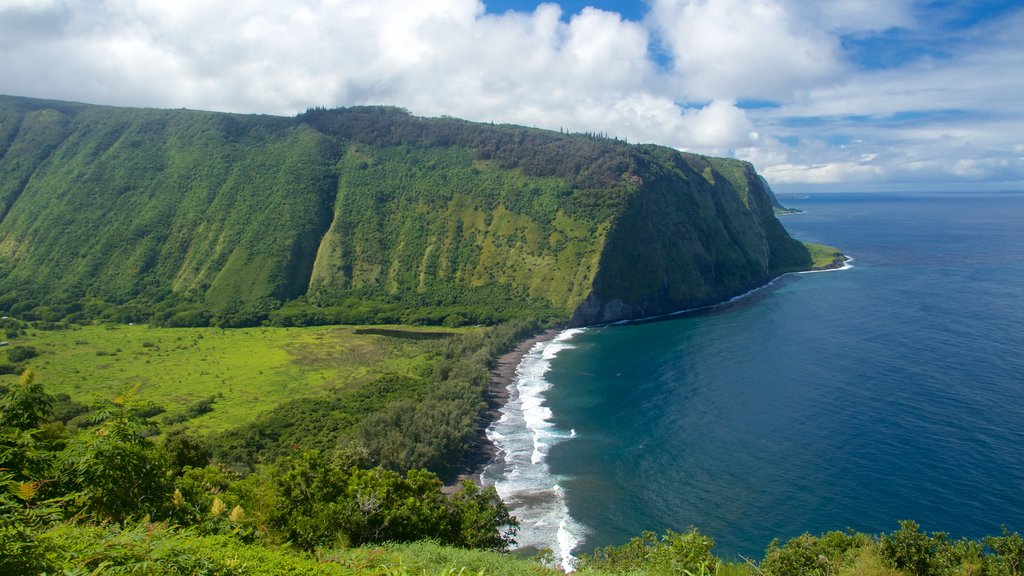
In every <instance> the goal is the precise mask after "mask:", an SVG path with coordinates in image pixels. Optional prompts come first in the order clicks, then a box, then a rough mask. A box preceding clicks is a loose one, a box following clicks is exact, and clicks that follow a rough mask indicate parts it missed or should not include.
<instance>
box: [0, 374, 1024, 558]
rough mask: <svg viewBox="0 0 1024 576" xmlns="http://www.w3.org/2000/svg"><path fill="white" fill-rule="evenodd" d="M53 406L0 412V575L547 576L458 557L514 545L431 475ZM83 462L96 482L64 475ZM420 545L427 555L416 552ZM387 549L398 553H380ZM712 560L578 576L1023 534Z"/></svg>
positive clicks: (493, 510) (134, 407) (1012, 550)
mask: <svg viewBox="0 0 1024 576" xmlns="http://www.w3.org/2000/svg"><path fill="white" fill-rule="evenodd" d="M52 401H53V399H52V398H51V397H50V396H49V395H48V394H47V393H46V391H45V390H44V389H43V388H42V387H41V386H40V385H39V384H38V383H37V382H36V381H35V380H34V378H33V377H32V374H31V372H27V373H26V374H25V377H24V378H22V379H21V381H20V382H19V383H18V385H17V386H16V387H15V388H14V389H12V390H10V391H8V393H7V394H6V395H5V397H4V399H3V402H2V403H0V423H2V426H0V573H3V574H13V575H19V574H41V573H55V572H62V573H65V574H119V573H134V574H152V575H164V574H198V573H210V574H325V575H333V574H340V575H349V574H368V575H381V576H385V575H386V576H392V575H394V576H398V575H407V574H438V575H444V576H451V575H455V574H467V573H469V574H480V573H484V574H494V575H501V574H531V573H533V574H552V573H553V572H552V571H551V570H550V569H549V568H546V567H543V566H541V565H538V564H533V563H530V562H527V561H522V560H515V559H513V558H509V557H507V556H502V555H499V554H494V553H493V552H492V553H485V552H483V551H477V552H469V551H467V550H465V549H466V548H475V549H482V550H503V549H505V547H506V546H507V545H508V544H509V543H510V542H511V538H512V535H513V534H514V527H515V522H514V520H513V519H512V518H510V517H509V515H508V511H507V509H506V508H505V507H504V504H502V503H501V501H500V500H499V499H498V498H497V495H496V494H495V493H494V491H493V489H488V490H481V489H479V488H477V487H475V486H473V485H465V486H464V488H463V490H462V491H461V492H458V493H456V494H454V495H451V496H445V495H442V494H441V492H440V490H439V488H440V481H439V480H438V479H437V477H436V476H434V475H433V474H431V473H429V472H426V471H416V470H413V471H409V472H407V473H404V474H402V473H398V472H394V471H389V470H386V469H383V468H379V467H369V463H368V462H367V454H366V453H365V452H361V451H358V450H357V451H349V452H335V453H332V454H326V453H321V452H318V451H304V452H300V453H296V454H293V455H291V456H288V457H286V458H284V459H282V460H280V461H279V462H278V463H276V464H275V465H272V466H265V467H263V468H261V469H260V470H259V471H258V472H256V473H253V474H250V475H249V476H248V477H246V478H241V477H239V476H237V475H235V474H233V473H231V472H230V471H227V470H225V469H223V468H221V467H218V466H206V467H192V466H185V467H184V468H180V469H179V468H178V467H177V466H175V465H173V464H172V463H171V462H172V458H171V457H170V455H169V453H168V452H169V451H170V448H169V447H168V446H166V445H165V446H161V445H159V444H156V443H152V442H149V441H148V440H146V438H145V437H144V436H143V435H142V432H143V431H144V430H146V429H148V428H150V427H151V426H153V423H152V422H150V421H148V420H147V418H146V416H145V414H146V413H147V407H146V406H145V405H144V404H139V403H137V402H135V401H134V400H133V398H132V396H131V394H125V395H123V396H121V397H119V398H117V399H115V400H114V401H113V402H111V403H109V404H108V405H107V407H106V409H105V410H104V411H102V412H99V413H97V417H96V419H97V420H98V422H97V425H96V426H95V427H92V428H86V429H82V430H79V431H78V432H77V433H75V434H73V435H71V436H67V435H66V433H62V431H61V429H60V428H59V427H57V428H53V427H49V425H48V424H47V423H46V422H45V416H46V408H47V406H50V405H52ZM40 426H42V427H40ZM179 444H187V443H179ZM187 451H191V448H189V450H187ZM81 461H88V462H89V466H90V467H91V468H92V470H90V471H89V472H88V473H82V474H80V472H81V471H80V470H79V471H78V472H75V473H72V474H66V473H64V472H62V471H65V470H66V466H67V465H68V463H69V462H71V463H72V464H73V465H75V466H77V465H78V463H79V462H81ZM154 467H156V468H157V469H156V472H157V473H156V474H154ZM154 476H155V477H154ZM422 539H431V540H433V541H434V543H426V542H418V543H412V542H413V541H418V540H422ZM385 540H388V541H392V542H407V544H404V545H402V544H389V545H387V546H384V547H379V543H381V542H382V541H385ZM356 545H363V546H362V547H358V548H353V547H350V546H356ZM713 547H714V542H713V540H712V539H711V538H709V537H707V536H705V535H702V534H701V533H700V532H698V531H697V530H695V529H691V530H690V531H688V532H685V533H675V532H668V533H666V534H664V535H662V536H657V535H655V534H653V533H645V534H644V535H642V536H641V537H639V538H636V539H634V540H632V541H630V542H629V543H627V544H625V545H623V546H619V547H609V548H603V549H600V550H598V551H596V552H595V553H594V554H593V555H590V556H583V557H582V558H581V560H580V564H579V566H578V567H577V568H578V572H579V573H580V574H594V575H595V576H597V575H603V574H629V575H635V576H640V575H659V576H660V575H667V574H683V575H687V576H705V575H707V576H710V575H730V574H735V575H739V574H745V575H748V576H754V575H760V576H808V575H810V576H833V575H834V576H846V575H849V576H854V575H858V576H954V575H979V576H980V575H990V576H1020V575H1021V574H1022V569H1024V539H1022V538H1021V536H1020V534H1018V533H1015V532H1009V531H1008V530H1005V529H1004V531H1003V534H1002V535H1001V536H990V537H987V538H984V539H982V540H968V539H962V540H951V539H949V538H948V537H947V535H945V534H943V533H930V534H929V533H925V532H922V531H921V530H920V527H919V526H918V525H917V524H915V523H914V522H910V521H905V522H901V523H900V528H899V529H898V530H896V531H894V532H892V533H889V534H882V535H880V536H878V537H874V536H868V535H864V534H857V533H840V532H830V533H827V534H823V535H821V536H812V535H809V534H805V535H803V536H800V537H797V538H794V539H791V540H789V541H788V542H786V543H784V544H780V543H778V542H773V543H772V544H771V545H769V547H768V550H767V551H766V554H765V557H764V560H763V561H762V562H761V563H760V564H759V565H758V564H754V563H749V564H730V563H726V562H723V561H721V560H720V559H719V558H717V557H715V556H714V554H713Z"/></svg>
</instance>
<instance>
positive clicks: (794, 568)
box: [761, 532, 870, 576]
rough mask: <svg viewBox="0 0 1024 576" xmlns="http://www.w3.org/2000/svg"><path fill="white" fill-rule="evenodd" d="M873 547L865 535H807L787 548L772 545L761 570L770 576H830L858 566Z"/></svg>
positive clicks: (777, 543)
mask: <svg viewBox="0 0 1024 576" xmlns="http://www.w3.org/2000/svg"><path fill="white" fill-rule="evenodd" d="M869 543H870V539H869V538H868V537H867V536H865V535H863V534H855V533H849V534H847V533H843V532H827V533H825V534H823V535H821V536H811V535H810V534H804V535H803V536H798V537H796V538H793V539H791V540H789V541H788V542H786V544H785V545H783V546H779V542H778V540H774V541H772V543H771V544H769V545H768V550H767V551H766V552H765V557H764V561H763V562H762V563H761V570H762V571H763V572H764V573H765V574H767V575H768V576H815V575H820V576H828V575H831V574H836V573H837V572H839V570H840V569H841V568H843V567H846V566H849V565H851V564H852V563H853V562H855V561H856V559H857V555H858V553H859V552H860V550H861V549H862V548H863V547H864V546H866V545H868V544H869Z"/></svg>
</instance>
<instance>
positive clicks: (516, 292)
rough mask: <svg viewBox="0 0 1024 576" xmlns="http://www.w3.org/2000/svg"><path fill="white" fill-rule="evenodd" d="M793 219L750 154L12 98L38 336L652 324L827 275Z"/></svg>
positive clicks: (439, 124)
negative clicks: (92, 324)
mask: <svg viewBox="0 0 1024 576" xmlns="http://www.w3.org/2000/svg"><path fill="white" fill-rule="evenodd" d="M773 204H777V202H776V201H775V199H774V196H773V195H772V193H771V191H770V189H769V188H768V187H767V185H766V184H765V183H764V181H763V179H761V178H760V177H759V176H758V175H757V174H756V172H755V171H754V169H753V168H752V167H751V166H750V165H749V164H747V163H744V162H740V161H736V160H729V159H720V158H705V157H702V156H697V155H693V154H686V153H681V152H678V151H675V150H673V149H669V148H664V147H660V146H654V145H630V144H627V143H626V142H622V141H619V140H614V139H609V138H604V137H598V136H594V135H584V134H562V133H558V132H551V131H545V130H537V129H531V128H524V127H520V126H508V125H501V126H495V125H489V124H478V123H471V122H467V121H463V120H457V119H453V118H434V119H427V118H418V117H415V116H412V115H410V114H409V113H408V112H406V111H404V110H401V109H398V108H391V107H359V108H347V109H345V108H342V109H335V110H325V109H313V110H309V111H307V112H306V113H304V114H300V115H298V116H296V117H290V118H286V117H272V116H258V115H237V114H225V113H213V112H200V111H191V110H156V109H132V108H114V107H106V106H93V105H86V104H77V103H68V102H57V101H47V100H35V99H28V98H18V97H8V96H0V310H6V311H7V312H8V313H10V314H11V315H14V316H17V317H20V318H25V319H30V320H37V321H57V320H61V319H72V320H73V319H76V318H99V319H109V320H116V321H121V322H141V321H148V322H151V323H153V324H156V325H162V326H204V325H217V326H246V325H256V324H259V323H268V324H272V325H281V326H294V325H311V324H336V323H405V324H442V323H443V324H447V325H461V324H470V323H494V322H499V321H503V320H508V319H513V318H540V319H543V320H553V321H558V322H569V323H572V324H575V325H583V324H591V323H598V322H609V321H616V320H622V319H630V318H640V317H646V316H651V315H656V314H663V313H668V312H672V311H675V310H679V309H682V308H689V307H693V306H700V305H705V304H709V303H713V302H716V301H720V300H723V299H725V298H728V297H730V296H732V295H735V294H737V293H740V292H743V291H746V290H748V289H750V288H753V287H755V286H757V285H760V284H763V283H764V282H766V281H767V280H768V279H770V278H771V277H772V276H774V275H777V274H779V273H781V272H785V271H791V270H800V269H807V268H810V267H811V266H812V262H811V255H810V253H809V252H808V250H807V249H806V248H805V247H804V246H803V245H802V244H801V243H799V242H797V241H795V240H793V239H791V238H790V237H789V236H788V234H787V233H786V232H785V230H784V229H783V227H782V226H781V225H780V224H779V222H778V221H777V220H776V218H775V216H774V214H773Z"/></svg>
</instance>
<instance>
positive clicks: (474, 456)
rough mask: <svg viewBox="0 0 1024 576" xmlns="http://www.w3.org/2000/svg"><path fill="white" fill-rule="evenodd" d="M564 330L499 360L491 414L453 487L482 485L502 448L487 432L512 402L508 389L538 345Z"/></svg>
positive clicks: (482, 422)
mask: <svg viewBox="0 0 1024 576" xmlns="http://www.w3.org/2000/svg"><path fill="white" fill-rule="evenodd" d="M563 330H564V328H552V329H549V330H545V331H544V332H541V333H540V334H535V335H534V336H532V337H530V338H527V339H526V340H523V341H521V342H519V343H518V344H516V347H515V348H513V349H512V350H509V351H508V352H506V353H504V354H502V355H501V356H499V357H498V359H497V361H496V362H495V363H494V368H492V369H491V374H490V378H489V380H488V382H487V394H486V400H487V412H486V413H485V414H484V417H483V418H481V420H480V425H479V426H477V431H476V438H474V439H473V445H472V446H471V447H470V450H469V455H468V456H467V457H466V466H465V468H464V470H463V472H462V473H461V474H459V476H458V478H456V480H455V482H454V483H453V487H457V486H458V482H459V481H461V480H472V481H473V482H474V483H476V484H478V485H479V484H480V475H481V473H483V471H484V468H486V467H487V465H488V464H490V463H491V461H492V460H493V459H494V457H495V456H497V455H498V447H497V446H495V445H494V443H493V442H491V440H490V439H489V438H488V437H487V428H488V427H490V425H491V424H492V423H493V422H495V421H497V420H498V419H499V418H501V409H502V408H503V407H504V406H505V403H506V402H508V399H509V395H510V392H509V389H508V387H509V385H510V384H512V381H513V380H514V379H515V377H516V368H518V367H519V364H520V363H521V362H522V361H523V357H524V356H526V355H527V354H528V353H529V352H530V350H531V349H532V348H533V347H534V345H536V344H538V343H540V342H547V341H549V340H554V338H555V337H556V336H558V335H559V334H561V333H562V331H563Z"/></svg>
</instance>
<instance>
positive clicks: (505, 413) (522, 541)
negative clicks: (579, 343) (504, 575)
mask: <svg viewBox="0 0 1024 576" xmlns="http://www.w3.org/2000/svg"><path fill="white" fill-rule="evenodd" d="M580 332H582V330H581V329H571V330H565V331H564V332H562V333H560V334H559V335H558V336H557V337H555V338H554V339H553V340H551V341H548V342H539V343H537V344H536V345H534V347H533V348H532V349H531V350H530V351H529V353H527V354H526V355H525V356H524V357H523V360H522V361H521V362H520V363H519V366H518V367H517V368H516V377H515V378H514V379H513V380H512V383H511V384H509V399H508V401H507V402H506V403H505V406H504V407H503V408H502V409H501V418H499V419H498V420H497V421H495V422H494V423H492V424H491V426H490V427H489V428H488V429H487V437H488V438H489V439H490V440H491V442H494V444H495V446H497V448H498V458H496V459H495V461H494V462H493V463H492V464H491V465H490V466H488V467H487V468H486V469H485V470H484V471H483V474H481V478H482V480H483V482H484V483H485V484H493V485H494V487H495V489H497V491H498V494H499V495H500V496H501V498H502V499H503V500H504V501H505V503H506V504H507V505H508V507H509V510H510V511H511V513H512V514H513V515H514V516H516V518H518V519H519V524H520V527H519V534H518V535H517V537H516V540H517V541H518V546H519V547H523V548H525V547H533V548H537V549H544V548H550V549H552V551H554V553H555V557H556V558H557V559H558V560H559V562H560V564H561V566H562V567H563V568H565V569H566V571H568V570H570V569H571V568H572V566H573V563H574V562H575V558H574V557H573V556H572V551H573V549H574V548H575V547H576V546H577V545H578V544H579V541H580V538H581V537H582V536H583V527H582V526H580V524H579V523H577V522H576V521H575V520H573V518H572V516H570V515H569V508H568V506H567V505H566V501H565V491H564V490H563V489H562V487H561V486H559V485H558V482H559V480H560V478H558V477H557V476H554V475H552V474H551V470H550V469H549V467H548V465H547V454H548V451H549V450H550V449H551V447H552V446H554V445H555V444H558V443H559V442H564V441H565V440H568V439H569V438H572V437H574V436H575V435H576V433H575V432H576V431H575V430H570V431H568V432H565V431H562V430H559V429H557V428H556V427H555V425H554V424H553V423H552V422H551V417H552V414H551V410H550V409H549V408H548V407H547V406H545V404H544V402H545V396H544V393H545V392H547V391H548V390H550V389H551V383H550V382H548V381H547V380H546V379H545V377H544V375H545V374H546V373H547V372H548V370H550V369H551V360H552V359H553V358H555V356H557V355H558V353H559V352H561V351H562V350H565V349H567V348H572V345H571V344H570V343H569V341H570V340H571V339H572V338H573V337H574V336H575V335H577V334H579V333H580Z"/></svg>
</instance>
